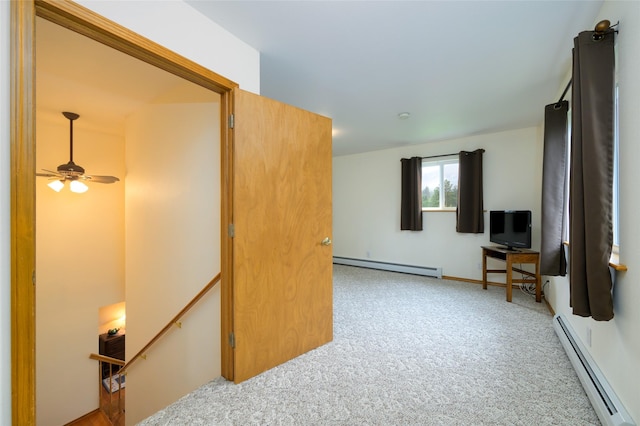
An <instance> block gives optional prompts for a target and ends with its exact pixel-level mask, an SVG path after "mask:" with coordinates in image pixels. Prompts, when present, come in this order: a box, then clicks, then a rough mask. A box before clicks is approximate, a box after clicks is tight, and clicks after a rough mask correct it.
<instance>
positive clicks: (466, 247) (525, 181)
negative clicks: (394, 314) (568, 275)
mask: <svg viewBox="0 0 640 426" xmlns="http://www.w3.org/2000/svg"><path fill="white" fill-rule="evenodd" d="M542 109H543V107H541V111H542ZM478 148H484V150H485V153H484V156H483V180H484V207H485V210H487V211H489V210H500V209H519V210H531V211H532V214H533V237H532V238H533V241H532V245H533V247H534V248H536V247H539V245H540V186H541V172H540V170H541V164H542V163H541V161H542V142H541V137H540V132H539V129H537V128H527V129H520V130H513V131H507V132H501V133H492V134H487V135H479V136H471V137H466V138H461V139H456V140H449V141H445V142H438V143H429V144H423V145H418V146H412V147H403V148H394V149H388V150H382V151H374V152H369V153H365V154H356V155H348V156H342V157H335V158H334V161H333V182H334V183H333V203H334V213H333V215H334V217H333V223H334V228H333V229H334V235H333V236H334V238H333V241H334V248H333V250H334V251H333V253H334V256H338V257H350V258H356V259H367V258H369V259H371V260H376V261H383V262H394V263H402V264H409V265H420V266H428V267H442V268H443V275H448V276H455V277H460V278H468V279H476V280H477V279H482V270H481V267H480V264H481V261H482V259H481V257H482V255H481V249H480V246H482V245H486V244H489V232H488V231H489V222H488V220H489V219H488V216H489V215H488V213H485V233H484V234H458V233H456V226H455V213H454V212H426V213H423V227H424V230H423V231H422V232H412V231H400V171H401V169H400V159H401V158H403V157H404V158H408V157H412V156H430V155H440V154H449V153H453V152H458V151H460V150H466V151H472V150H475V149H478ZM489 278H490V280H492V281H501V282H504V279H503V277H501V276H497V275H496V276H490V277H489Z"/></svg>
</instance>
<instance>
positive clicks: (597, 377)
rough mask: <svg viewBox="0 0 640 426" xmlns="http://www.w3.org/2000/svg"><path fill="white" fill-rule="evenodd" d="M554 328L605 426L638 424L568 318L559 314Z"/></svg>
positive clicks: (554, 321) (555, 318)
mask: <svg viewBox="0 0 640 426" xmlns="http://www.w3.org/2000/svg"><path fill="white" fill-rule="evenodd" d="M553 327H554V329H555V331H556V334H557V335H558V338H560V342H562V346H564V349H565V351H566V352H567V355H568V356H569V359H570V360H571V363H572V364H573V368H574V369H575V370H576V373H577V374H578V377H579V378H580V381H581V382H582V386H583V387H584V390H585V392H586V394H587V395H588V396H589V399H590V400H591V404H592V405H593V408H594V410H595V412H596V414H598V417H599V418H600V421H601V422H602V424H603V425H608V426H635V425H636V424H635V422H634V421H633V419H632V418H631V416H629V413H627V411H626V410H625V408H624V406H623V405H622V403H621V402H620V400H619V399H618V397H617V396H616V394H615V392H614V391H613V389H611V386H609V383H608V382H607V379H606V378H605V377H604V375H603V374H602V372H601V371H600V369H599V368H598V366H597V365H596V364H595V362H594V361H593V359H592V358H591V356H590V355H589V353H588V352H587V351H586V350H585V348H584V346H583V345H582V343H581V342H580V340H579V339H578V338H577V337H576V335H575V333H574V331H573V328H572V327H571V324H569V321H568V320H567V318H566V317H565V316H564V315H562V314H557V315H556V316H554V317H553Z"/></svg>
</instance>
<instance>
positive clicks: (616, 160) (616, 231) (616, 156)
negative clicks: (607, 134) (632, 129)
mask: <svg viewBox="0 0 640 426" xmlns="http://www.w3.org/2000/svg"><path fill="white" fill-rule="evenodd" d="M616 69H617V68H616ZM618 96H619V92H618V82H617V73H616V87H615V93H614V114H613V119H614V127H613V200H612V201H613V207H612V212H611V223H612V227H613V247H612V250H611V251H612V253H614V254H616V255H617V254H618V244H619V242H620V239H619V238H620V226H619V223H620V213H619V203H620V198H619V195H618V194H619V190H618V185H619V174H620V171H619V170H620V123H619V115H620V114H619V110H618V104H619V97H618ZM568 114H569V116H568V119H567V140H568V141H569V143H568V144H567V182H569V177H570V169H571V142H570V141H571V108H569V111H568ZM423 170H424V166H423ZM423 173H424V172H423ZM565 197H566V198H565V223H566V228H565V236H566V241H569V188H568V187H567V191H566V195H565Z"/></svg>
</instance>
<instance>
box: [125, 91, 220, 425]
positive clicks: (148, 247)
mask: <svg viewBox="0 0 640 426" xmlns="http://www.w3.org/2000/svg"><path fill="white" fill-rule="evenodd" d="M200 90H203V91H205V89H200ZM205 92H206V91H205ZM207 93H209V96H210V97H211V96H215V98H216V99H218V98H219V97H218V95H216V94H214V93H213V92H207ZM219 114H220V105H219V101H218V102H216V103H211V102H209V103H198V104H160V105H148V106H147V107H145V108H143V109H141V110H140V111H138V112H136V113H135V114H133V116H131V117H129V119H128V120H127V130H126V135H127V144H126V157H127V185H126V220H125V222H126V225H125V226H126V277H127V278H126V280H127V288H126V302H127V345H126V358H127V360H130V359H131V358H132V357H133V356H134V355H135V353H137V352H138V351H139V350H140V349H141V348H142V347H143V346H144V345H145V344H146V343H147V342H148V341H149V340H151V338H153V336H154V335H155V334H156V333H157V332H158V331H160V330H161V329H162V328H163V327H164V326H165V324H167V323H168V322H169V321H170V320H171V318H172V317H173V316H174V315H175V314H177V313H178V312H179V311H180V310H181V309H182V308H183V307H184V306H185V305H187V303H188V302H189V301H190V300H191V299H192V298H193V297H194V296H195V295H196V294H198V292H199V291H200V290H201V289H202V288H203V287H204V286H205V285H206V284H207V283H208V282H209V281H210V280H211V279H212V278H213V277H214V276H215V275H216V274H217V273H218V272H220V155H219V152H220V138H219V135H220V123H219V121H220V120H219ZM182 323H183V326H182V328H176V327H174V328H173V329H172V330H171V331H169V332H168V334H167V335H166V336H165V337H164V338H163V339H162V340H161V341H159V342H158V343H156V345H155V346H154V347H153V348H151V350H150V351H149V353H148V354H147V355H148V357H147V359H146V360H140V361H138V363H137V364H135V365H133V366H132V367H131V369H130V370H129V373H128V375H127V413H126V421H127V424H135V423H136V422H138V421H140V420H142V419H144V418H145V417H148V416H150V415H151V414H153V413H155V412H156V411H158V410H160V409H161V408H164V407H165V406H166V405H168V404H170V403H171V402H173V401H175V400H177V399H178V398H180V397H181V396H183V395H185V394H187V393H188V392H190V391H192V390H194V389H196V388H197V387H199V386H201V385H203V384H204V383H206V382H208V381H210V380H212V379H213V378H215V377H218V376H220V362H221V357H220V286H216V287H215V288H214V289H213V290H211V292H210V293H209V294H207V295H206V296H205V298H204V299H202V300H201V301H200V302H199V303H198V304H197V305H196V306H195V307H194V308H193V310H192V311H191V312H190V313H188V314H187V316H186V317H184V319H183V320H182Z"/></svg>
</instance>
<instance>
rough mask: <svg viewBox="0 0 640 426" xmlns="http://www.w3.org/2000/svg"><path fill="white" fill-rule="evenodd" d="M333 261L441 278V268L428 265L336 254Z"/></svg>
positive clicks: (338, 263)
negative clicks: (405, 263) (378, 260)
mask: <svg viewBox="0 0 640 426" xmlns="http://www.w3.org/2000/svg"><path fill="white" fill-rule="evenodd" d="M333 263H335V264H336V265H347V266H359V267H362V268H369V269H379V270H383V271H391V272H402V273H405V274H413V275H423V276H426V277H433V278H442V268H433V267H428V266H416V265H403V264H400V263H389V262H377V261H375V260H364V259H353V258H349V257H338V256H334V257H333Z"/></svg>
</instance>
